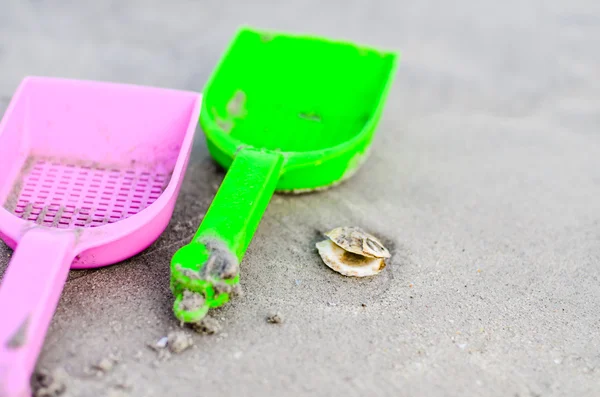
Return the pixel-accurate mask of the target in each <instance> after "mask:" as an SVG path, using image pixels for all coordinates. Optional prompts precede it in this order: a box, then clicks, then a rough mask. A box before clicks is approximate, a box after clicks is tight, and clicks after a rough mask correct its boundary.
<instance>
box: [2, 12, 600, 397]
mask: <svg viewBox="0 0 600 397" xmlns="http://www.w3.org/2000/svg"><path fill="white" fill-rule="evenodd" d="M85 3H86V4H84V2H80V3H79V2H67V1H58V2H39V1H36V2H34V1H31V2H23V1H18V0H5V1H4V2H3V5H2V12H1V13H0V70H2V74H1V75H0V98H2V99H1V100H0V104H1V106H3V107H5V106H6V104H7V101H6V98H7V97H10V95H12V93H13V91H14V89H15V88H16V86H17V85H18V84H19V82H20V80H21V78H22V77H23V76H25V75H27V74H36V75H51V76H64V77H74V78H89V79H99V80H111V81H119V82H128V83H137V84H151V85H158V86H163V87H174V88H182V89H192V90H201V89H202V87H203V86H204V84H205V81H206V79H207V78H208V75H209V72H210V70H211V69H212V68H213V67H214V65H215V63H216V62H217V60H218V59H219V57H220V55H221V53H222V51H223V50H224V48H225V46H226V45H227V43H228V42H229V40H230V38H231V36H232V34H233V32H234V30H235V29H236V27H237V26H238V25H240V24H243V23H249V24H254V25H257V26H261V27H272V28H276V29H285V30H293V31H304V32H312V33H318V34H324V35H329V36H333V37H339V38H346V39H352V40H357V41H361V42H365V43H367V44H373V45H380V46H382V47H387V48H397V49H400V50H401V51H402V58H401V65H400V68H399V70H398V75H397V80H396V83H395V84H394V86H393V89H392V91H391V93H390V97H389V103H388V106H387V107H386V110H385V113H384V115H383V117H382V120H381V124H380V128H379V129H378V134H377V137H376V139H375V141H374V143H373V148H372V149H373V150H372V152H371V156H370V157H369V158H368V160H367V161H366V162H365V163H364V164H363V166H362V168H361V169H360V170H359V171H358V172H357V173H356V174H355V175H354V176H353V177H352V179H350V180H348V181H346V182H344V183H342V184H340V185H338V186H336V187H334V188H333V189H329V190H325V191H322V192H318V193H315V194H307V195H301V196H277V197H275V198H274V199H273V201H272V202H271V204H270V206H269V208H268V210H267V212H266V214H265V217H264V218H263V221H262V223H261V225H260V227H259V229H258V231H257V234H256V235H255V238H254V240H253V241H252V244H251V246H250V248H249V250H248V253H247V255H246V257H245V258H244V261H243V262H242V263H241V265H240V268H241V274H242V276H241V284H242V287H243V289H244V291H245V293H244V295H243V296H242V297H238V298H236V299H235V300H234V301H233V302H232V303H230V304H228V305H227V306H226V307H224V308H222V309H219V310H217V311H214V312H213V313H211V315H213V316H214V317H215V318H216V319H217V320H218V321H219V323H220V325H221V332H219V333H218V334H214V335H200V334H195V333H192V336H191V337H192V338H193V342H194V348H188V349H186V350H185V351H183V352H181V353H180V354H177V355H172V356H171V357H170V359H169V360H165V361H160V362H158V361H157V359H156V352H155V351H152V350H151V349H148V348H147V347H146V344H147V343H149V342H152V341H157V340H159V339H160V338H161V337H163V336H165V335H168V334H169V333H170V332H173V331H177V330H178V329H179V323H178V322H177V321H176V320H175V318H174V317H173V315H172V311H171V308H172V304H173V301H172V297H171V295H170V291H169V260H170V257H171V255H172V254H173V253H174V252H175V251H176V249H177V248H178V247H179V246H181V244H184V243H186V242H188V241H189V239H190V238H191V236H192V235H193V233H194V231H195V228H196V227H197V225H198V224H199V222H200V221H201V219H202V216H203V214H204V213H205V211H206V209H207V208H208V205H209V204H210V202H211V200H212V197H213V195H214V193H215V188H216V187H217V186H218V184H219V183H220V181H221V180H222V178H223V175H224V173H223V171H222V170H219V169H218V168H217V167H216V166H215V165H214V163H213V162H212V161H211V160H210V157H209V155H208V153H207V151H206V146H205V143H204V140H203V139H202V136H201V135H198V138H197V139H196V143H195V145H194V151H193V156H192V158H191V161H190V164H189V168H188V171H187V174H186V179H185V181H184V184H183V188H182V192H181V195H180V198H179V200H178V203H177V207H176V209H175V214H174V217H173V219H172V221H171V224H170V226H169V228H168V229H167V230H166V232H165V234H164V235H163V236H162V237H161V238H160V239H159V240H158V241H157V242H156V243H155V244H154V245H152V246H151V247H150V248H148V249H147V250H146V251H145V252H144V253H142V254H140V255H138V256H137V257H135V258H132V259H131V260H128V261H125V262H123V263H120V264H118V265H115V266H112V267H109V268H104V269H101V270H94V271H77V272H72V274H71V275H70V278H69V281H68V283H67V285H66V288H65V290H64V293H63V295H62V299H61V301H60V305H59V307H58V309H57V312H56V314H55V316H54V319H53V323H52V325H51V327H50V329H49V332H48V336H47V338H46V343H45V345H44V349H43V352H42V354H41V356H40V359H39V367H40V368H46V369H48V370H49V371H50V372H51V371H53V370H54V369H56V368H63V369H64V371H66V373H67V374H68V378H67V380H66V392H65V394H64V395H65V396H73V397H92V396H94V397H98V396H100V397H102V396H108V395H129V396H140V397H162V396H167V395H170V396H196V395H199V394H200V393H201V394H203V395H204V394H206V395H215V396H230V395H231V396H232V395H236V396H239V395H240V393H241V394H242V395H246V396H264V395H286V396H331V395H344V396H347V397H351V396H367V395H390V396H392V395H393V396H461V397H471V396H473V397H474V396H482V395H485V396H492V397H495V396H503V397H504V396H519V397H534V396H544V397H548V396H565V395H573V396H597V395H600V382H598V379H599V377H600V373H599V371H600V356H599V355H598V351H599V349H600V339H599V338H598V318H599V317H600V309H599V307H600V306H599V305H598V302H599V301H600V285H599V283H598V279H599V278H600V265H599V259H600V239H599V237H598V236H599V230H600V221H599V215H598V214H600V201H599V200H598V199H597V197H599V196H600V174H599V172H600V171H599V170H600V156H599V155H598V153H600V135H599V134H598V126H599V125H600V116H599V115H600V53H599V52H598V51H597V50H596V49H597V48H598V47H599V45H600V9H599V8H598V5H597V2H595V1H592V0H587V1H579V2H576V3H569V5H567V2H564V1H559V0H549V1H544V2H520V1H519V2H518V1H516V0H511V1H508V2H498V1H484V2H480V1H475V0H459V1H456V2H452V4H450V3H447V2H443V1H425V2H410V3H409V2H399V1H393V0H385V1H372V2H369V5H368V6H367V5H366V2H359V1H342V0H332V1H328V2H324V1H316V0H307V1H296V2H286V1H278V2H275V1H264V2H258V3H257V4H254V5H252V4H250V2H248V3H246V2H245V1H241V0H228V1H224V2H221V3H218V4H217V3H208V2H202V4H204V6H201V5H200V3H201V2H190V1H173V2H164V1H158V0H153V1H141V0H133V1H128V2H116V1H115V2H100V1H97V2H85ZM255 3H256V2H255ZM357 78H360V77H359V76H357ZM343 225H357V226H360V227H363V228H364V229H365V230H369V231H370V232H372V233H373V234H374V235H377V236H378V237H381V239H382V241H383V242H384V243H385V245H386V247H387V246H388V242H390V243H392V244H393V246H394V250H393V252H392V258H391V260H389V261H388V266H387V267H386V268H385V269H384V270H383V271H382V272H381V273H380V274H379V275H377V276H376V277H373V278H370V279H356V278H347V277H343V276H341V275H339V274H337V273H335V272H333V271H332V270H330V269H329V268H327V267H326V266H325V265H324V264H323V262H322V261H321V259H320V258H319V256H318V254H317V252H316V249H315V248H314V245H315V242H316V241H318V240H316V238H317V237H315V236H318V235H319V233H322V232H323V231H326V230H330V229H332V228H334V227H337V226H343ZM9 255H10V250H9V249H8V248H6V247H5V246H4V245H2V246H1V247H0V268H3V267H4V266H5V265H6V264H7V263H8V261H9V259H10V258H9ZM272 310H277V311H280V312H281V313H282V314H284V315H285V323H283V324H281V326H275V325H273V324H270V323H268V322H267V321H265V316H266V315H267V314H268V313H269V312H271V311H272ZM111 353H114V354H118V356H119V357H120V358H121V360H120V362H119V365H116V366H115V367H114V368H113V369H112V370H111V371H110V372H108V373H106V374H105V375H104V376H102V377H101V378H98V377H92V378H89V377H86V376H85V373H84V369H85V368H88V367H89V366H90V365H91V364H93V363H97V362H98V361H99V360H101V359H102V358H104V357H107V356H108V355H109V354H111ZM123 384H125V385H127V387H126V388H124V387H120V386H119V385H123Z"/></svg>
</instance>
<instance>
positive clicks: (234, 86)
mask: <svg viewBox="0 0 600 397" xmlns="http://www.w3.org/2000/svg"><path fill="white" fill-rule="evenodd" d="M397 60H398V56H397V55H396V54H395V53H391V52H383V51H379V50H376V49H373V48H367V47H362V46H358V45H355V44H352V43H345V42H339V41H332V40H328V39H324V38H318V37H309V36H300V35H291V34H286V33H275V32H265V31H257V30H254V29H251V28H243V29H241V30H240V31H239V32H238V33H237V35H236V37H235V38H234V40H233V42H232V43H231V45H230V47H229V49H228V50H227V52H226V53H225V55H224V57H223V58H222V59H221V61H220V63H219V64H218V67H217V68H216V69H215V70H214V72H213V74H212V76H211V77H210V79H209V81H208V83H207V85H206V87H205V89H204V92H203V101H202V109H201V114H200V125H201V126H202V128H203V130H204V133H205V134H206V138H207V147H208V150H209V152H210V154H211V155H212V157H213V158H214V159H215V161H216V162H217V163H219V164H220V165H221V166H223V167H224V168H226V169H228V172H227V175H226V176H225V179H224V180H223V183H222V184H221V186H220V188H219V190H218V192H217V194H216V196H215V198H214V201H213V202H212V204H211V206H210V208H209V209H208V211H207V213H206V215H205V217H204V219H203V221H202V224H201V225H200V228H199V229H198V231H197V232H196V235H195V236H194V237H193V239H192V241H191V242H190V243H189V244H187V245H185V246H183V247H181V248H180V249H179V250H178V251H177V252H176V253H175V255H174V256H173V258H172V261H171V290H172V292H173V294H174V295H175V297H176V299H175V304H174V312H175V315H176V316H177V318H178V319H179V320H181V321H182V322H186V323H196V322H198V321H200V320H201V319H202V318H203V317H204V316H205V315H206V313H207V312H208V310H209V308H215V307H218V306H221V305H223V304H224V303H226V302H227V301H228V300H229V299H230V295H232V294H233V293H234V292H235V290H236V287H237V286H238V285H237V284H238V282H239V263H240V262H241V260H242V258H243V256H244V253H245V252H246V249H247V248H248V245H249V244H250V241H251V240H252V236H253V235H254V232H255V231H256V228H257V227H258V224H259V223H260V219H261V217H262V215H263V213H264V212H265V210H266V208H267V205H268V203H269V200H270V199H271V197H272V195H273V193H274V192H276V191H277V192H289V193H301V192H309V191H314V190H317V189H321V188H327V187H330V186H333V185H335V184H337V183H339V182H341V181H343V180H344V179H346V178H348V177H350V176H351V175H352V174H353V173H354V171H356V170H357V168H358V167H359V166H360V165H361V163H362V162H363V160H365V158H366V155H367V152H368V148H369V145H370V143H371V140H372V138H373V135H374V132H375V128H376V126H377V123H378V121H379V118H380V116H381V113H382V111H383V107H384V102H385V99H386V96H387V94H388V91H389V89H390V86H391V84H392V81H393V78H394V73H395V70H396V66H397Z"/></svg>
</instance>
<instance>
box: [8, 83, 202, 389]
mask: <svg viewBox="0 0 600 397" xmlns="http://www.w3.org/2000/svg"><path fill="white" fill-rule="evenodd" d="M200 102H201V95H200V94H197V93H193V92H185V91H175V90H167V89H160V88H151V87H140V86H131V85H120V84H112V83H101V82H89V81H74V80H64V79H54V78H39V77H29V78H26V79H25V80H24V81H23V82H22V83H21V85H20V86H19V88H18V90H17V92H16V94H15V95H14V97H13V99H12V102H11V103H10V105H9V107H8V109H7V111H6V113H5V115H4V118H3V119H2V122H0V205H1V206H2V207H1V208H0V237H1V238H2V239H3V240H4V241H5V242H6V244H8V245H9V246H10V247H12V248H13V249H15V252H14V255H13V257H12V259H11V261H10V265H9V267H8V269H7V271H6V273H5V274H4V277H3V279H2V280H1V281H0V396H1V397H16V396H19V397H21V396H25V395H29V394H30V393H31V391H30V386H29V384H30V378H31V374H32V372H33V370H34V368H35V364H36V361H37V357H38V354H39V352H40V350H41V347H42V344H43V341H44V339H45V335H46V331H47V329H48V325H49V323H50V320H51V318H52V315H53V313H54V310H55V308H56V305H57V303H58V300H59V297H60V294H61V291H62V289H63V286H64V284H65V281H66V278H67V275H68V271H69V268H70V267H73V268H91V267H98V266H105V265H109V264H113V263H116V262H119V261H121V260H124V259H126V258H128V257H131V256H132V255H135V254H137V253H139V252H140V251H142V250H144V249H145V248H147V247H148V246H149V245H150V244H152V243H153V242H154V241H155V240H156V239H157V238H158V236H159V235H160V234H161V233H162V232H163V230H164V229H165V228H166V226H167V224H168V222H169V220H170V218H171V215H172V213H173V208H174V205H175V201H176V198H177V195H178V193H179V189H180V187H181V182H182V179H183V176H184V173H185V169H186V166H187V162H188V159H189V155H190V151H191V147H192V142H193V138H194V133H195V130H196V125H197V121H198V115H199V111H200Z"/></svg>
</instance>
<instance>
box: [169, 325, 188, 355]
mask: <svg viewBox="0 0 600 397" xmlns="http://www.w3.org/2000/svg"><path fill="white" fill-rule="evenodd" d="M167 339H168V342H167V346H168V347H169V350H170V351H171V353H175V354H179V353H181V352H183V351H184V350H186V349H188V348H189V347H191V346H192V345H193V344H194V340H193V339H192V337H191V335H189V334H188V333H186V332H183V331H174V332H171V333H169V335H168V336H167Z"/></svg>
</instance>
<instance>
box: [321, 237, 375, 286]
mask: <svg viewBox="0 0 600 397" xmlns="http://www.w3.org/2000/svg"><path fill="white" fill-rule="evenodd" d="M316 246H317V249H318V250H319V255H321V258H322V259H323V262H325V264H326V265H327V266H329V267H330V268H331V269H332V270H335V271H336V272H338V273H340V274H343V275H344V276H351V277H368V276H373V275H375V274H377V273H379V272H380V271H382V270H383V268H385V261H384V259H383V258H374V257H371V256H365V255H358V254H355V253H353V252H350V251H346V250H344V249H343V248H342V247H340V246H339V245H337V244H335V243H334V242H333V241H331V240H323V241H320V242H318V243H317V244H316Z"/></svg>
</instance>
